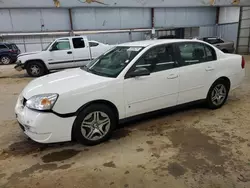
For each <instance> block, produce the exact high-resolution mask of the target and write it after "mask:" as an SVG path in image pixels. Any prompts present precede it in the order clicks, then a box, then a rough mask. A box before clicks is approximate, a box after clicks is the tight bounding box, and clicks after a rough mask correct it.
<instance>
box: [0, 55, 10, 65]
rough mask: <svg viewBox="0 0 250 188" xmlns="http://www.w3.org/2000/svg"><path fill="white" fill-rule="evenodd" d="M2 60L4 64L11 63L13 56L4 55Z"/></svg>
mask: <svg viewBox="0 0 250 188" xmlns="http://www.w3.org/2000/svg"><path fill="white" fill-rule="evenodd" d="M0 62H1V64H3V65H9V64H11V58H10V57H9V56H7V55H4V56H2V57H1V58H0Z"/></svg>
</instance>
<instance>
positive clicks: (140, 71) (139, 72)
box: [128, 67, 150, 78]
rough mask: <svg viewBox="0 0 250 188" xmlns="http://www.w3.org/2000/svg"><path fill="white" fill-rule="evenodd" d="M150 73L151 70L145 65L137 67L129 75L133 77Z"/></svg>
mask: <svg viewBox="0 0 250 188" xmlns="http://www.w3.org/2000/svg"><path fill="white" fill-rule="evenodd" d="M148 75H150V71H149V70H148V69H147V68H145V67H139V68H136V69H135V70H134V71H133V72H131V73H130V74H129V75H128V77H129V78H133V77H138V76H148Z"/></svg>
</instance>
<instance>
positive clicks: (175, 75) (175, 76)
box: [168, 74, 179, 79]
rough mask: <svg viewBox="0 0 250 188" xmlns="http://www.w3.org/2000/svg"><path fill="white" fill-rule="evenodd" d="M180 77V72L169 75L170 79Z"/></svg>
mask: <svg viewBox="0 0 250 188" xmlns="http://www.w3.org/2000/svg"><path fill="white" fill-rule="evenodd" d="M178 77H179V76H178V74H170V75H169V76H168V79H175V78H178Z"/></svg>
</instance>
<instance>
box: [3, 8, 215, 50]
mask: <svg viewBox="0 0 250 188" xmlns="http://www.w3.org/2000/svg"><path fill="white" fill-rule="evenodd" d="M71 12H72V25H73V30H75V31H77V30H107V29H130V28H132V29H133V28H148V29H150V28H151V24H152V23H151V9H150V8H98V7H96V8H88V7H86V8H72V9H71ZM215 17H216V9H215V8H214V7H199V8H198V7H196V8H194V7H193V8H155V27H156V28H166V29H167V28H176V27H197V29H196V30H194V32H192V34H189V35H190V36H191V35H192V36H198V35H199V29H198V27H199V26H204V25H213V24H215ZM0 25H4V27H0V33H1V32H41V31H70V30H71V24H70V16H69V10H68V9H55V8H54V9H48V8H47V9H46V8H45V9H44V8H43V9H42V8H40V9H0ZM145 34H146V33H145V32H132V33H131V34H129V33H112V34H91V35H88V37H89V39H91V40H97V41H100V42H104V43H109V44H117V43H122V42H127V41H131V40H132V41H135V40H143V39H145ZM57 37H58V36H50V37H47V36H43V37H41V36H29V37H7V38H6V37H5V38H4V40H5V41H11V42H15V43H17V44H18V45H19V47H20V49H21V50H22V52H25V51H32V50H40V49H41V48H43V47H45V46H46V45H47V44H48V43H49V42H50V41H51V40H52V39H54V38H57Z"/></svg>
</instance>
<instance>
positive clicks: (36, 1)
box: [1, 0, 250, 8]
mask: <svg viewBox="0 0 250 188" xmlns="http://www.w3.org/2000/svg"><path fill="white" fill-rule="evenodd" d="M99 1H100V2H103V3H104V4H101V3H96V1H87V2H88V3H86V1H85V0H81V1H80V0H60V6H61V7H67V8H69V7H70V8H72V7H88V6H91V7H195V6H196V7H200V6H207V7H209V6H211V5H215V6H231V5H232V3H233V2H234V4H235V2H237V1H235V0H215V1H211V0H175V1H170V0H165V1H164V0H99ZM84 2H85V3H84ZM238 2H239V4H240V5H241V6H250V2H249V0H240V1H238ZM236 4H237V3H236ZM1 6H2V7H3V8H10V7H15V8H20V7H22V8H24V7H25V8H26V7H31V8H33V7H54V6H55V5H54V3H53V0H22V1H20V0H1Z"/></svg>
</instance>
